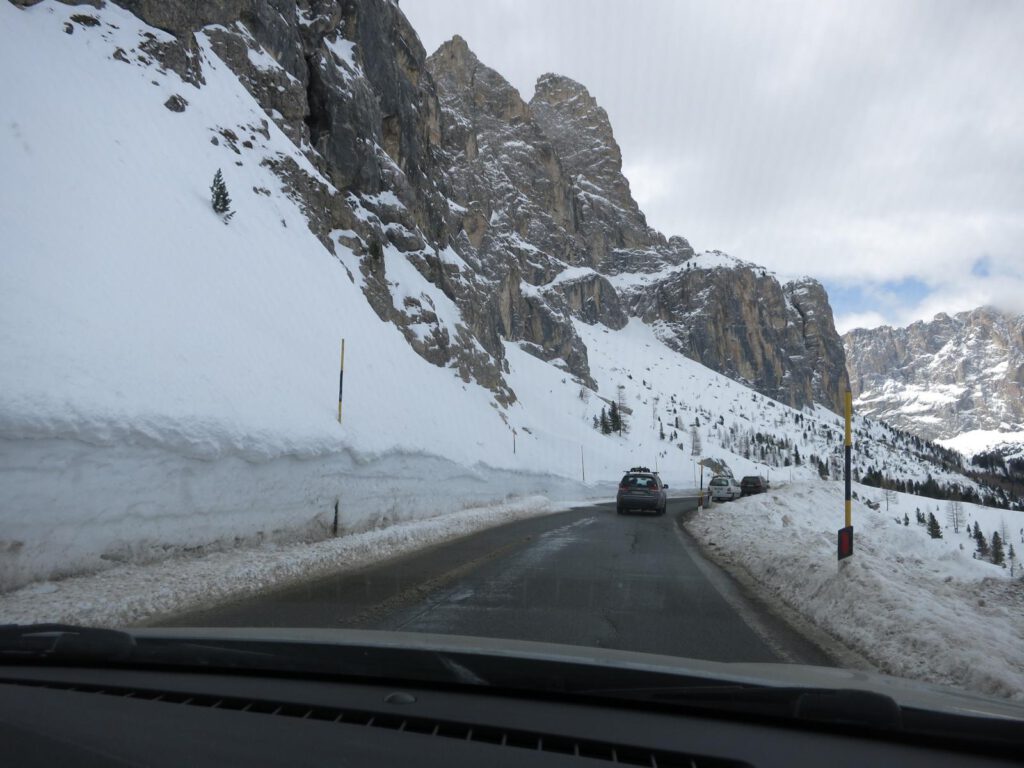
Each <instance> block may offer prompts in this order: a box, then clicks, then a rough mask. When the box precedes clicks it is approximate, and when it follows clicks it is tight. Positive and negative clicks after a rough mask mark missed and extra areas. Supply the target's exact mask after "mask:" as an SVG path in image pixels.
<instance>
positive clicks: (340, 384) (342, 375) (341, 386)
mask: <svg viewBox="0 0 1024 768" xmlns="http://www.w3.org/2000/svg"><path fill="white" fill-rule="evenodd" d="M344 387H345V340H344V339H342V340H341V373H340V374H339V375H338V423H339V424H341V393H342V390H343V389H344Z"/></svg>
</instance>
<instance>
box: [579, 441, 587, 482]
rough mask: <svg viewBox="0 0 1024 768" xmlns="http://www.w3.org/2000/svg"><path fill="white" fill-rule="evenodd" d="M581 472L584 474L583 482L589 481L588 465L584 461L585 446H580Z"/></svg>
mask: <svg viewBox="0 0 1024 768" xmlns="http://www.w3.org/2000/svg"><path fill="white" fill-rule="evenodd" d="M580 473H581V474H582V475H583V482H584V483H585V482H587V465H586V464H584V463H583V446H582V445H581V446H580Z"/></svg>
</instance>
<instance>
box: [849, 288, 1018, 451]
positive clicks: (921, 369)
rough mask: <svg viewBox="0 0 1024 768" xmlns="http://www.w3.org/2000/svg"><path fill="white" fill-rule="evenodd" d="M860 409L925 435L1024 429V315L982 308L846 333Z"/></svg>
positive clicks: (855, 393)
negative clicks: (899, 324)
mask: <svg viewBox="0 0 1024 768" xmlns="http://www.w3.org/2000/svg"><path fill="white" fill-rule="evenodd" d="M843 343H844V345H845V347H846V359H847V365H848V367H849V373H850V382H851V384H852V387H853V389H852V391H853V394H854V397H855V398H856V404H857V409H858V411H859V412H861V413H863V414H864V415H867V416H872V417H874V418H878V419H883V420H885V421H887V422H889V423H890V424H892V425H894V426H896V427H899V428H901V429H905V430H907V431H909V432H913V433H915V434H917V435H920V436H921V437H924V438H926V439H931V440H934V439H945V440H948V439H951V438H955V437H957V436H958V435H961V434H963V433H966V432H971V431H974V430H992V431H999V432H1005V433H1012V432H1020V431H1022V430H1024V316H1022V315H1013V314H1007V313H1004V312H1001V311H999V310H997V309H994V308H992V307H980V308H978V309H973V310H970V311H968V312H959V313H957V314H955V315H952V316H951V315H948V314H945V313H941V314H938V315H936V316H935V317H934V318H933V319H932V320H930V321H928V322H924V321H918V322H916V323H912V324H911V325H909V326H907V327H906V328H891V327H889V326H882V327H881V328H873V329H870V330H866V329H863V328H858V329H855V330H852V331H849V332H848V333H846V334H844V336H843Z"/></svg>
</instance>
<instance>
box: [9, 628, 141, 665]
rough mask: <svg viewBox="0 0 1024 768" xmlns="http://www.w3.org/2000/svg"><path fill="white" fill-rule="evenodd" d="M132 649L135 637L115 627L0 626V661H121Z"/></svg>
mask: <svg viewBox="0 0 1024 768" xmlns="http://www.w3.org/2000/svg"><path fill="white" fill-rule="evenodd" d="M135 649H136V642H135V638H134V637H132V636H131V635H130V634H128V633H127V632H120V631H118V630H116V629H94V628H92V627H76V626H73V625H71V624H28V625H21V624H8V625H6V626H0V661H19V660H31V661H42V660H60V661H83V662H84V661H123V660H125V659H127V658H129V657H130V656H131V655H132V653H134V651H135Z"/></svg>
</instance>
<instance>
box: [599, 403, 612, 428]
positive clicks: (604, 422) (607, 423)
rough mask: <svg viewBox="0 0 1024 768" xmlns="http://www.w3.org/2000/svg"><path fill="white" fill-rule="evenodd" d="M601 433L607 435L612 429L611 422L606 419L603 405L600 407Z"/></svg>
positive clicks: (606, 413) (606, 415) (606, 414)
mask: <svg viewBox="0 0 1024 768" xmlns="http://www.w3.org/2000/svg"><path fill="white" fill-rule="evenodd" d="M600 423H601V434H603V435H609V434H611V431H612V425H611V422H610V421H609V420H608V412H607V411H605V409H604V407H602V408H601V422H600Z"/></svg>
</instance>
